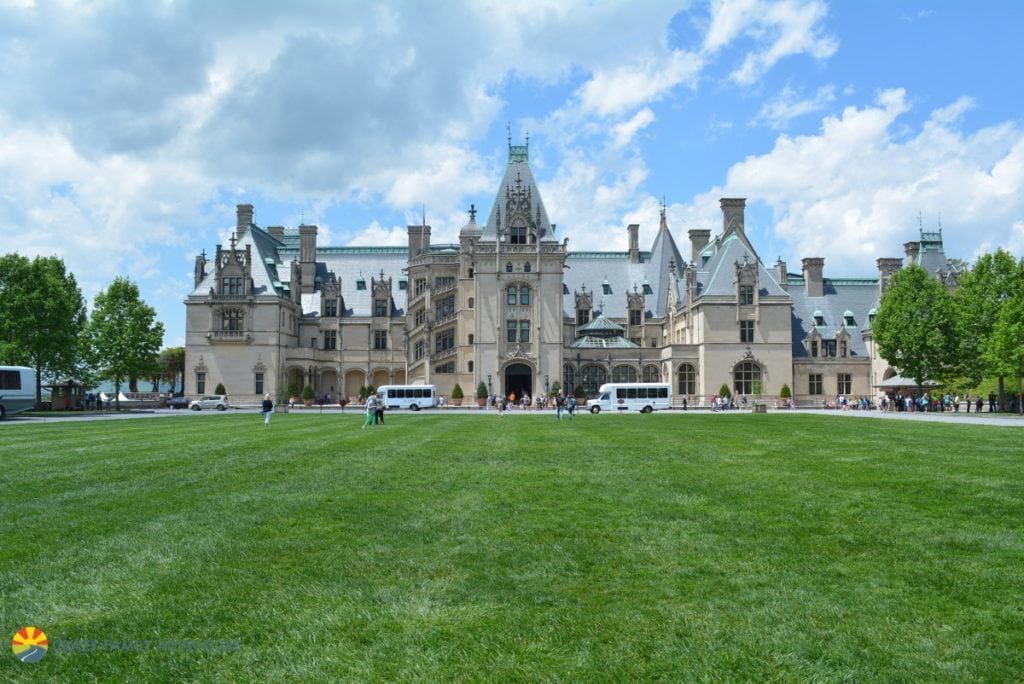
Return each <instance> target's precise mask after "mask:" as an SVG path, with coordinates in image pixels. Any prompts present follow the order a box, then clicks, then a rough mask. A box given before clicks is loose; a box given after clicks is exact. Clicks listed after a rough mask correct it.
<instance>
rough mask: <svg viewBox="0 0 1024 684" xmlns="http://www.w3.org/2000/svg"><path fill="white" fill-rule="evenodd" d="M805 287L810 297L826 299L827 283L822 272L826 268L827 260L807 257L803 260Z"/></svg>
mask: <svg viewBox="0 0 1024 684" xmlns="http://www.w3.org/2000/svg"><path fill="white" fill-rule="evenodd" d="M802 263H803V266H804V286H805V287H806V288H807V296H808V297H824V296H825V281H824V279H823V278H822V276H821V272H822V271H823V270H824V268H825V260H824V259H823V258H821V257H807V258H806V259H804V260H803V262H802Z"/></svg>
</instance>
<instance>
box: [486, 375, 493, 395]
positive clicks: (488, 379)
mask: <svg viewBox="0 0 1024 684" xmlns="http://www.w3.org/2000/svg"><path fill="white" fill-rule="evenodd" d="M487 394H494V392H492V391H491V374H490V373H488V374H487Z"/></svg>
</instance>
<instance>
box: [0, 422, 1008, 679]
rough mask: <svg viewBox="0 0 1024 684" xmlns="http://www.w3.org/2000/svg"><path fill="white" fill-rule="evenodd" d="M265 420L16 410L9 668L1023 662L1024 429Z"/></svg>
mask: <svg viewBox="0 0 1024 684" xmlns="http://www.w3.org/2000/svg"><path fill="white" fill-rule="evenodd" d="M259 420H260V419H259V416H257V415H256V414H254V413H252V414H244V415H189V416H176V417H173V418H161V419H140V420H124V421H110V422H93V423H79V422H76V423H64V424H45V425H34V426H28V425H26V426H14V425H8V426H3V427H2V428H0V453H2V456H0V461H2V462H0V514H2V515H0V628H2V629H5V630H6V634H8V635H10V634H13V633H14V632H15V631H16V630H17V629H19V628H21V627H23V626H26V625H33V626H36V627H39V628H41V629H43V630H44V631H45V632H46V633H47V635H48V636H49V638H50V640H51V644H52V645H51V649H50V652H49V653H48V655H47V656H46V657H45V658H44V659H43V660H42V661H41V662H39V663H37V664H24V663H20V662H17V661H16V660H15V659H14V657H13V655H12V654H11V651H10V650H8V649H7V647H6V646H5V647H4V649H5V650H4V651H3V653H5V654H6V655H3V656H2V657H0V680H6V679H9V678H12V677H13V678H15V679H17V678H20V677H23V678H25V679H30V678H31V679H36V678H40V677H42V678H46V679H55V680H63V681H87V680H102V681H129V680H130V681H143V680H153V679H165V680H167V679H173V680H204V681H218V682H219V681H228V680H235V681H246V680H256V679H259V680H265V681H276V680H282V679H295V680H298V679H320V680H324V679H331V678H342V679H349V680H367V679H402V680H434V681H436V680H438V679H462V680H466V679H471V680H481V679H497V680H531V679H538V678H545V679H556V680H570V681H588V680H606V681H611V680H614V681H625V680H630V679H648V680H649V679H667V680H677V681H678V680H687V681H692V680H708V681H722V680H737V679H743V680H762V679H776V680H791V681H794V680H800V681H806V680H818V681H835V680H849V681H862V680H876V681H883V680H884V681H891V680H894V679H900V680H947V681H952V680H957V681H962V680H989V681H993V680H996V681H1006V680H1020V679H1021V678H1022V677H1024V534H1022V521H1024V465H1022V460H1024V456H1022V453H1021V452H1022V449H1021V447H1022V445H1024V433H1022V432H1021V431H1020V430H1018V429H1013V428H991V427H983V426H974V425H937V424H919V423H913V422H904V421H880V420H877V421H876V420H853V419H843V418H841V417H828V416H772V415H769V416H751V415H686V416H680V415H671V416H670V415H654V416H640V415H629V416H617V415H601V416H597V417H591V416H581V417H580V418H577V419H576V420H575V421H574V422H572V423H569V422H563V423H557V422H556V421H555V420H554V419H553V418H552V417H550V415H548V416H514V417H509V418H505V419H503V420H501V421H499V420H498V419H497V418H496V417H494V416H493V415H489V416H450V415H449V416H444V415H436V414H434V415H425V414H421V415H400V416H389V417H388V423H387V425H385V426H383V427H380V428H376V429H374V430H369V429H368V430H360V429H359V425H360V422H361V418H360V416H358V415H354V414H345V415H344V416H339V415H333V416H319V415H294V414H292V415H276V416H274V419H273V423H272V425H271V427H270V429H268V430H264V429H263V427H262V424H261V423H260V422H259ZM5 638H6V637H5ZM62 639H63V640H73V639H74V640H77V639H97V640H102V639H118V640H161V639H163V640H180V639H206V640H237V642H238V644H239V648H238V649H237V650H234V651H230V652H226V653H225V652H211V651H209V650H207V651H200V652H196V651H188V650H178V651H168V650H160V649H152V648H147V649H142V650H140V651H138V652H133V651H125V650H112V649H99V650H96V651H94V652H70V651H68V650H67V649H66V648H65V649H63V650H62V649H61V647H60V644H59V643H58V642H59V640H62ZM4 643H6V642H4ZM217 643H224V642H217ZM227 643H228V644H230V642H227Z"/></svg>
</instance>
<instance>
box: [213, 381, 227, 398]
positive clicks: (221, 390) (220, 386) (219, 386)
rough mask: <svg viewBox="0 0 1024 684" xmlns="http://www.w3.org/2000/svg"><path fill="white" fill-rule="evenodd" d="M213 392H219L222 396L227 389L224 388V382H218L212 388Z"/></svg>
mask: <svg viewBox="0 0 1024 684" xmlns="http://www.w3.org/2000/svg"><path fill="white" fill-rule="evenodd" d="M213 393H214V394H220V395H221V396H223V395H225V394H227V393H228V391H227V390H226V389H224V383H223V382H218V383H217V386H216V387H215V388H214V389H213Z"/></svg>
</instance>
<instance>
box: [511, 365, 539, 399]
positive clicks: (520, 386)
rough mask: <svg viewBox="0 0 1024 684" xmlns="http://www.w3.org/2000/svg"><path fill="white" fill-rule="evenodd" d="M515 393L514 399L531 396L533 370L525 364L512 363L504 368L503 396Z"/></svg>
mask: <svg viewBox="0 0 1024 684" xmlns="http://www.w3.org/2000/svg"><path fill="white" fill-rule="evenodd" d="M513 392H515V395H516V399H518V398H519V397H521V396H523V394H524V393H525V394H529V395H530V396H531V397H532V396H533V369H532V368H530V367H529V366H527V365H526V364H525V363H512V364H509V365H508V366H506V367H505V396H506V397H507V396H508V395H509V394H511V393H513Z"/></svg>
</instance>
